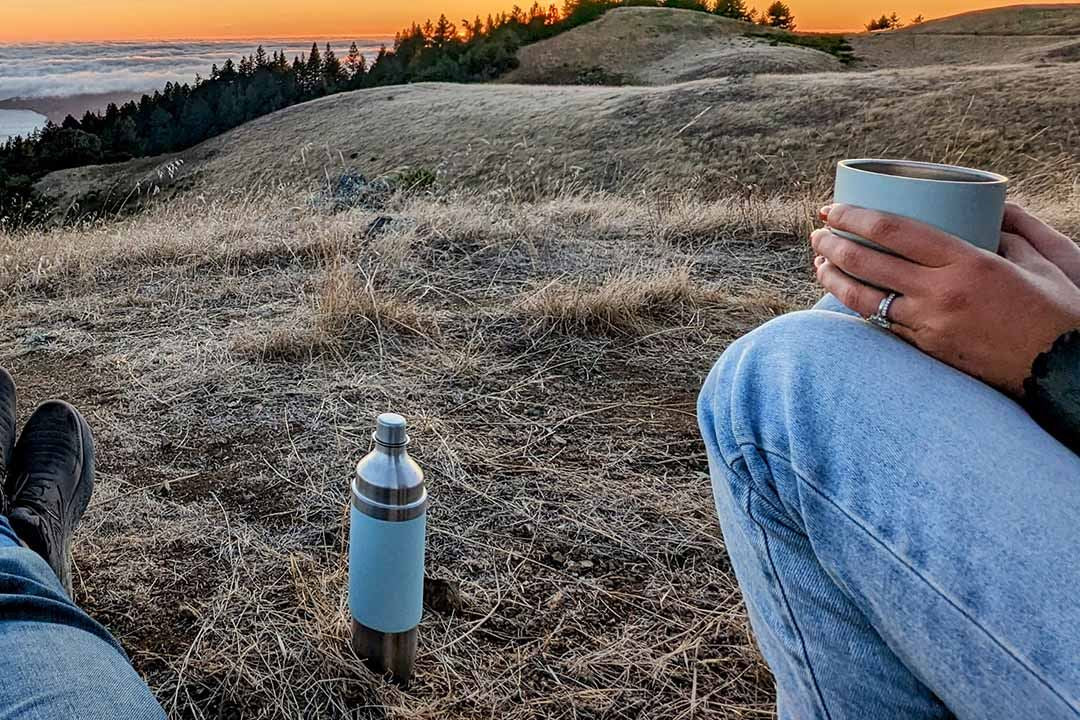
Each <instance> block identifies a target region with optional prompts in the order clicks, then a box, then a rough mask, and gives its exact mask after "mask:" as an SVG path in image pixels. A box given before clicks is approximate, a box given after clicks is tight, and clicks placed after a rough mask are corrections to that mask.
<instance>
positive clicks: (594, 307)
mask: <svg viewBox="0 0 1080 720" xmlns="http://www.w3.org/2000/svg"><path fill="white" fill-rule="evenodd" d="M703 299H704V293H703V291H702V289H701V287H700V286H698V284H697V283H695V282H694V280H693V279H692V278H691V277H690V271H689V270H688V269H687V268H685V267H680V268H673V269H670V270H664V271H659V272H651V273H648V274H643V273H641V272H640V271H634V270H623V271H621V272H619V273H617V274H615V275H612V276H610V277H608V278H606V279H605V280H604V281H603V282H601V283H600V284H599V285H597V286H594V287H589V286H587V285H585V284H583V283H575V284H567V283H564V282H562V281H561V280H555V281H552V282H550V283H548V284H547V285H545V286H544V287H542V288H540V289H539V290H537V291H536V292H534V293H532V294H531V295H528V296H527V297H525V298H524V299H523V300H521V301H520V302H519V303H518V305H517V309H518V312H519V313H520V314H521V316H523V317H525V318H527V319H529V320H530V321H531V322H532V324H533V325H536V326H541V327H546V328H554V329H558V330H563V331H569V332H574V331H591V332H615V333H624V334H628V335H633V334H638V333H643V332H646V331H648V330H649V329H650V328H651V327H652V326H653V325H654V324H655V322H656V321H658V320H661V319H664V320H668V321H670V320H672V319H675V320H677V321H678V320H681V319H685V316H686V315H687V313H688V312H692V311H693V310H694V309H695V308H696V307H698V306H699V305H700V303H701V301H702V300H703Z"/></svg>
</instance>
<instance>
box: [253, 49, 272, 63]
mask: <svg viewBox="0 0 1080 720" xmlns="http://www.w3.org/2000/svg"><path fill="white" fill-rule="evenodd" d="M269 64H270V63H269V62H268V61H267V59H266V50H264V49H263V46H262V45H260V46H259V47H258V49H256V50H255V67H257V68H259V69H262V68H264V67H266V66H267V65H269Z"/></svg>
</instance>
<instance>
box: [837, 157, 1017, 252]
mask: <svg viewBox="0 0 1080 720" xmlns="http://www.w3.org/2000/svg"><path fill="white" fill-rule="evenodd" d="M1008 182H1009V179H1008V178H1006V177H1004V176H1003V175H998V174H997V173H992V172H987V171H985V170H974V169H972V168H965V167H959V166H957V165H939V164H937V163H926V162H915V161H913V160H881V159H873V158H861V159H858V160H841V161H840V163H839V164H838V165H837V166H836V188H835V190H834V192H833V199H834V202H837V203H844V204H846V205H855V206H857V207H861V208H868V209H871V210H880V211H882V212H887V213H892V214H893V215H901V216H903V217H906V218H911V219H912V220H919V221H920V222H924V223H926V224H928V225H932V226H934V227H936V228H938V229H940V230H944V231H945V232H947V233H949V234H950V235H955V236H956V237H958V238H960V239H962V240H966V241H967V242H969V243H971V244H972V245H975V246H977V247H980V248H983V249H984V250H989V251H990V252H997V249H998V244H999V243H1000V241H1001V221H1002V218H1003V217H1004V215H1005V188H1006V186H1007V185H1008ZM833 232H835V233H836V234H837V235H842V236H844V237H847V238H849V239H851V240H854V241H856V242H859V243H862V244H864V245H868V246H870V247H873V248H875V249H878V250H884V248H882V247H880V246H878V245H876V244H874V243H872V242H870V241H868V240H866V239H864V238H860V237H858V236H856V235H852V234H851V233H847V232H841V231H838V230H833Z"/></svg>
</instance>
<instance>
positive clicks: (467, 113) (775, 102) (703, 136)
mask: <svg viewBox="0 0 1080 720" xmlns="http://www.w3.org/2000/svg"><path fill="white" fill-rule="evenodd" d="M1077 116H1080V65H1078V64H1060V65H1057V66H1054V67H1053V68H1041V67H1034V66H1032V67H1013V68H1007V69H1001V68H998V69H993V70H987V69H981V68H970V69H959V68H958V69H955V70H953V71H950V72H949V73H946V74H943V73H941V72H940V71H939V70H937V69H933V68H928V69H916V70H906V71H892V70H890V71H884V70H883V71H876V72H863V73H827V74H817V75H792V76H779V75H768V76H761V75H759V76H754V77H747V78H742V79H735V78H732V79H719V80H705V81H699V82H693V83H683V84H679V85H670V86H663V87H641V88H638V87H622V88H591V87H588V88H587V87H535V86H515V85H486V86H476V85H472V86H461V85H447V84H419V85H410V86H405V87H395V88H384V89H377V90H365V91H358V92H353V93H347V94H342V95H337V96H334V97H329V98H324V99H322V100H318V101H315V102H311V103H307V104H304V105H298V106H295V107H292V108H289V109H287V110H284V111H282V112H278V113H275V114H273V115H271V116H268V117H265V118H261V119H259V120H256V121H254V122H251V123H248V124H247V125H244V126H242V127H240V128H237V129H236V130H234V131H232V132H229V133H227V134H225V135H223V136H221V137H219V138H215V139H213V140H210V141H208V142H206V143H203V144H202V145H199V146H196V147H195V148H192V149H191V150H190V151H186V152H184V153H183V154H182V155H181V156H180V157H181V158H182V159H183V160H184V165H183V166H182V167H181V168H180V169H179V171H178V172H177V173H175V179H174V178H172V177H170V175H169V173H165V172H162V171H161V170H160V167H161V165H162V164H163V163H165V162H166V161H168V160H170V158H153V159H148V160H142V161H135V162H132V163H127V164H123V165H110V166H98V167H87V168H79V169H76V170H70V171H64V172H61V173H55V174H53V175H50V176H48V177H46V178H45V179H44V180H43V181H42V182H41V183H40V184H39V188H40V189H41V190H42V191H43V192H44V193H46V194H47V195H50V196H52V197H56V198H58V199H59V200H60V202H61V203H62V204H64V205H65V206H66V205H69V204H71V203H72V202H75V201H78V203H79V209H80V211H84V210H87V209H92V208H94V207H100V206H101V205H102V204H108V205H109V207H112V208H115V207H116V206H117V205H119V204H120V203H121V202H123V201H125V199H126V201H127V203H128V204H129V205H131V204H132V203H136V202H138V201H139V200H140V199H141V198H144V197H156V196H157V195H156V193H157V191H158V189H159V188H163V189H164V192H165V194H166V196H168V195H169V194H170V193H172V192H175V191H178V190H188V189H194V190H196V191H197V192H199V193H203V194H205V195H220V194H222V193H238V194H246V193H250V192H252V191H253V190H254V189H258V188H265V187H268V186H272V187H278V186H282V185H285V186H290V187H297V186H299V187H302V188H304V189H309V188H310V187H312V186H313V185H318V184H321V183H325V182H326V180H327V178H333V177H335V176H336V175H337V174H339V173H341V172H342V171H345V170H350V171H359V172H363V173H364V174H366V175H369V176H372V175H378V174H382V173H387V172H390V171H392V170H393V169H395V168H398V167H401V166H406V165H408V166H413V167H426V168H430V169H432V170H433V171H436V172H437V174H438V177H439V183H440V185H441V186H442V187H444V188H445V189H454V188H471V189H482V190H505V189H507V188H514V192H515V193H518V194H520V193H527V194H529V195H531V196H543V195H546V194H550V193H552V192H556V191H559V190H561V189H563V188H564V187H566V186H567V184H570V185H572V186H573V187H578V188H587V189H604V190H611V191H618V192H633V191H636V190H641V189H644V190H647V191H649V192H661V191H673V190H677V191H679V192H684V193H692V194H697V195H699V196H705V197H715V196H717V195H720V194H729V193H741V192H746V191H747V189H753V188H758V189H764V190H766V191H768V192H780V191H783V192H790V191H798V192H802V191H804V189H806V188H811V190H812V191H814V192H817V193H819V194H820V196H822V197H824V196H825V194H826V193H827V192H828V188H829V183H830V181H831V180H830V179H831V173H832V166H833V164H834V162H835V161H836V160H837V159H839V158H843V157H852V156H863V155H895V156H905V157H911V158H917V159H929V160H952V161H962V162H967V163H970V164H974V165H980V166H985V167H990V168H994V169H996V170H999V171H1001V172H1004V173H1006V174H1009V175H1012V176H1015V177H1016V178H1017V182H1018V183H1020V184H1021V185H1029V186H1031V185H1037V186H1045V185H1049V184H1053V183H1052V182H1051V180H1050V178H1052V177H1054V176H1055V173H1056V172H1057V168H1059V167H1060V166H1069V167H1071V166H1072V164H1073V163H1075V161H1076V160H1077V158H1078V157H1080V142H1077V128H1076V126H1075V123H1073V122H1072V118H1075V117H1077Z"/></svg>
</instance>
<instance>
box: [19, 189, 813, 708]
mask: <svg viewBox="0 0 1080 720" xmlns="http://www.w3.org/2000/svg"><path fill="white" fill-rule="evenodd" d="M752 204H753V203H751V202H750V201H744V200H739V201H730V202H729V201H723V202H715V203H710V202H705V201H690V200H684V201H680V202H674V201H672V202H660V201H655V202H652V203H643V202H641V201H640V200H639V199H636V198H632V199H625V198H618V197H614V196H610V195H604V194H588V195H572V196H562V197H557V198H552V199H550V200H547V201H542V202H537V203H525V204H522V203H516V202H511V201H503V200H497V199H492V198H490V197H485V196H478V195H457V196H454V197H452V198H424V197H421V198H401V199H400V200H399V201H397V204H396V205H395V206H394V207H392V208H388V209H385V210H382V211H380V212H382V213H384V214H389V215H390V216H392V218H393V222H392V223H390V224H389V225H387V226H386V229H385V231H384V232H383V233H381V234H379V235H376V236H374V237H369V236H368V234H367V233H366V232H365V231H366V228H367V227H368V226H369V225H370V223H371V220H372V219H373V217H374V214H373V213H370V212H366V211H362V210H356V211H351V212H347V213H341V214H337V215H321V214H319V213H316V212H313V211H311V210H308V209H305V208H302V207H298V206H296V204H294V203H291V202H289V198H288V197H287V196H286V197H284V198H283V197H268V198H264V199H262V200H260V201H251V202H248V203H244V204H240V205H236V204H229V203H224V204H222V205H220V206H219V205H216V204H214V203H202V202H192V203H189V204H187V205H185V204H183V203H178V202H174V203H172V204H170V205H167V206H162V207H160V208H159V209H158V210H156V211H153V212H151V213H148V214H144V215H140V216H136V217H132V218H129V219H126V220H122V221H119V222H114V223H111V224H103V225H96V226H92V227H86V228H82V229H80V230H56V231H51V232H48V233H44V234H41V233H28V234H22V235H18V236H5V237H0V247H2V248H3V252H4V254H5V260H4V262H5V271H4V272H3V274H0V295H2V297H3V301H2V304H0V312H2V314H3V316H4V321H5V322H4V323H3V325H2V326H0V327H2V328H3V329H2V330H0V342H2V343H3V345H2V347H3V348H4V354H5V363H6V364H7V365H8V366H9V367H10V368H11V370H12V372H13V373H14V376H15V378H16V380H17V382H18V383H19V387H20V392H21V401H20V412H21V413H22V414H25V413H27V412H29V410H30V408H32V406H33V404H34V403H35V402H37V401H39V400H41V399H44V398H45V397H48V396H54V395H60V396H63V397H67V398H69V399H71V400H73V401H74V402H76V403H77V404H78V405H79V406H80V407H81V408H82V409H83V410H84V411H85V412H86V414H87V415H88V417H89V418H90V421H91V424H92V425H93V427H94V429H95V432H96V435H97V440H98V445H99V449H100V453H99V456H100V465H99V470H100V473H99V492H98V495H97V497H96V498H95V500H94V501H93V503H92V505H91V508H90V510H89V512H88V514H87V520H86V523H85V525H84V528H83V530H82V531H81V532H80V534H79V538H78V542H77V547H76V561H77V565H78V573H77V580H76V595H77V599H78V600H79V602H80V603H81V604H83V605H84V606H85V607H86V608H87V609H88V611H89V612H90V613H91V614H92V615H94V616H95V617H97V618H98V619H100V620H101V621H103V622H104V623H106V624H107V625H108V626H109V627H110V628H111V629H113V630H114V631H115V632H116V634H117V636H118V637H119V639H120V641H121V642H122V643H123V644H124V645H125V647H126V648H127V649H128V650H129V651H130V653H131V655H132V657H133V660H134V662H135V665H136V667H137V668H138V670H139V671H140V672H141V673H142V674H143V675H144V676H145V677H146V678H147V680H148V681H149V683H150V684H151V686H152V688H153V689H154V691H155V692H156V693H157V695H158V697H159V698H160V699H161V700H162V702H163V704H164V705H165V707H166V709H167V710H168V711H169V712H170V714H171V715H173V716H174V717H179V718H217V717H253V718H295V717H338V716H341V715H348V716H351V717H394V718H440V719H443V718H445V719H449V720H453V719H454V718H473V717H491V716H498V717H505V718H552V717H568V718H569V717H575V716H576V717H587V716H590V715H591V716H605V717H613V718H618V717H624V718H630V717H643V716H647V717H650V718H677V717H686V716H687V715H688V714H689V713H693V714H695V715H696V716H699V717H730V718H739V717H756V716H758V715H760V714H762V713H767V712H768V711H769V708H770V707H771V697H770V681H769V678H768V674H767V672H766V671H765V668H764V666H763V665H762V663H761V661H760V660H759V658H758V656H757V654H756V652H755V651H754V649H753V647H752V645H751V644H750V642H749V636H748V631H747V627H746V623H745V618H744V616H743V612H742V610H741V607H740V604H739V599H738V594H737V592H736V588H735V583H734V579H733V577H732V576H731V574H730V570H729V568H728V566H727V562H726V560H725V558H724V554H723V546H722V543H721V541H720V537H719V532H718V529H717V526H716V522H715V518H714V516H713V511H712V506H711V500H710V494H709V489H708V483H707V480H706V479H705V476H704V469H705V462H704V457H703V455H702V451H701V449H700V443H699V440H698V437H697V430H696V423H695V421H694V397H695V394H696V391H697V387H698V383H699V382H700V380H701V378H702V377H703V376H704V374H705V372H706V371H707V369H708V367H709V365H710V363H711V362H712V360H713V359H714V358H715V356H716V355H717V354H718V353H719V352H720V350H721V349H722V348H723V347H724V346H725V345H726V344H727V342H729V341H730V340H731V339H732V338H733V337H735V336H736V335H738V334H739V333H741V332H744V331H745V330H746V329H748V328H749V327H752V326H753V325H754V324H756V323H759V322H761V321H762V320H764V319H766V318H768V317H771V316H772V315H774V314H776V313H777V312H781V311H784V310H787V309H791V308H792V307H798V306H803V305H805V304H806V303H808V302H810V301H811V300H812V298H813V295H814V291H813V287H812V284H811V283H810V276H809V273H808V270H807V263H806V252H805V247H804V241H803V239H802V238H796V237H793V236H792V235H790V234H789V231H777V230H775V229H779V228H796V227H800V226H801V223H803V222H805V213H806V208H807V203H806V202H805V201H802V200H791V201H783V200H772V201H762V202H761V203H760V206H759V207H757V208H756V209H754V208H751V205H752ZM752 217H760V218H761V221H760V224H757V225H755V224H753V223H747V222H746V218H752ZM694 218H700V220H699V221H698V222H696V223H695V221H694ZM768 218H771V221H770V220H769V219H768ZM253 223H254V224H257V225H260V226H261V227H262V228H263V229H264V232H263V233H258V232H256V231H255V230H254V226H253ZM166 228H168V230H166ZM769 228H773V229H774V230H773V231H770V230H769ZM402 248H407V249H408V252H404V253H403V252H401V250H402ZM662 268H667V269H666V270H663V269H662ZM31 275H33V277H32V278H30V276H31ZM557 283H564V284H565V287H566V288H567V292H566V293H565V294H556V293H555V292H554V291H553V290H551V289H550V288H554V287H556V284H557ZM540 287H548V288H549V290H548V291H547V292H546V293H543V294H541V295H536V294H535V290H536V288H540ZM541 297H542V298H545V299H543V300H541ZM530 308H531V309H530ZM523 313H524V315H523ZM536 313H540V314H541V315H536ZM544 318H548V319H550V320H551V321H552V322H553V323H554V325H555V326H557V327H553V326H551V325H544V324H543V323H540V324H537V323H535V322H534V321H536V320H538V319H544ZM545 322H546V320H545ZM389 408H393V409H396V410H399V411H401V412H404V413H405V414H406V415H408V416H409V417H410V418H411V419H412V421H413V424H414V432H413V437H414V439H415V450H416V456H417V458H418V459H419V460H420V461H421V462H422V463H423V464H424V465H425V467H426V468H427V469H428V471H429V473H430V483H431V485H430V487H431V492H432V496H433V498H434V505H433V507H432V511H431V517H430V528H431V533H430V537H429V546H428V548H429V565H428V574H429V577H430V578H431V579H432V580H433V581H435V580H441V581H446V582H449V583H451V584H453V585H454V586H455V587H457V588H459V590H460V593H461V596H462V598H463V600H462V605H461V606H460V607H457V608H454V607H447V606H445V605H441V604H438V603H436V604H434V605H429V606H428V609H427V611H426V612H425V617H424V622H423V626H422V628H421V656H420V660H419V671H418V677H417V681H416V683H415V684H414V686H413V687H412V688H411V689H410V690H409V691H408V692H403V691H401V690H400V689H398V688H395V687H394V686H392V685H389V684H387V683H385V682H383V681H382V680H381V679H380V678H377V677H374V676H373V675H371V674H370V673H369V672H367V671H366V670H365V669H363V667H362V666H361V665H360V664H359V663H358V662H357V660H356V659H355V658H354V657H352V656H351V654H350V651H349V649H348V643H347V634H346V633H347V630H346V628H347V624H346V620H347V615H346V612H347V611H346V606H345V599H346V583H345V580H346V575H345V555H344V550H345V548H344V532H345V530H346V525H345V523H344V517H345V516H344V514H343V508H344V504H345V502H346V498H347V481H348V476H349V472H350V468H351V466H352V465H353V464H354V463H355V460H356V458H357V457H358V456H359V455H360V454H361V453H363V452H364V451H365V449H366V446H367V442H368V440H367V436H368V433H369V431H370V429H369V425H370V423H371V422H372V419H373V417H374V415H375V414H376V413H377V412H379V411H382V410H386V409H389ZM598 480H602V481H598Z"/></svg>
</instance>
